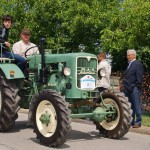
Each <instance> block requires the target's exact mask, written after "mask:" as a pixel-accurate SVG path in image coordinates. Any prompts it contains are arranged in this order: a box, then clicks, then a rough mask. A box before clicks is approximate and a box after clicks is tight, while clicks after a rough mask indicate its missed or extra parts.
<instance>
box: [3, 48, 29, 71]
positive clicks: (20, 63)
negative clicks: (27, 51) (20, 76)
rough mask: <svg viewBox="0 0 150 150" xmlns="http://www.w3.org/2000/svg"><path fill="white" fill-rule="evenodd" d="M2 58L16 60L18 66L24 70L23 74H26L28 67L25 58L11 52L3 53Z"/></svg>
mask: <svg viewBox="0 0 150 150" xmlns="http://www.w3.org/2000/svg"><path fill="white" fill-rule="evenodd" d="M2 57H4V58H10V59H13V58H14V59H15V61H16V64H17V66H18V67H19V68H20V69H21V70H22V72H23V73H24V74H25V70H26V67H27V61H26V59H25V58H24V57H22V56H20V55H17V54H12V53H11V52H7V51H4V52H3V53H2Z"/></svg>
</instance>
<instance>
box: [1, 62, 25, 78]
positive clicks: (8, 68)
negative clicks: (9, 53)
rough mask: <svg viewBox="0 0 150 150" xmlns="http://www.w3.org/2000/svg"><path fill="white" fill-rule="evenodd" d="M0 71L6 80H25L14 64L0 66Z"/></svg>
mask: <svg viewBox="0 0 150 150" xmlns="http://www.w3.org/2000/svg"><path fill="white" fill-rule="evenodd" d="M0 69H1V70H2V72H3V73H4V75H5V76H6V78H7V79H20V78H25V77H24V74H23V72H22V71H21V69H20V68H19V67H18V66H17V65H16V64H0ZM13 72H14V74H13Z"/></svg>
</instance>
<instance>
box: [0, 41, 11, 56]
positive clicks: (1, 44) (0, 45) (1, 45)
mask: <svg viewBox="0 0 150 150" xmlns="http://www.w3.org/2000/svg"><path fill="white" fill-rule="evenodd" d="M3 45H4V43H0V47H1V50H0V51H1V52H0V54H1V57H0V58H1V59H2V58H3V57H2V51H3V48H4V47H3ZM10 50H11V55H12V59H14V54H13V51H12V49H10Z"/></svg>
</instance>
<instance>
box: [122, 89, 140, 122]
mask: <svg viewBox="0 0 150 150" xmlns="http://www.w3.org/2000/svg"><path fill="white" fill-rule="evenodd" d="M124 93H125V96H126V97H128V99H129V102H130V103H131V109H132V110H133V113H132V117H133V120H132V125H134V124H141V122H142V111H141V104H140V94H141V90H140V89H139V88H137V87H134V89H133V91H128V90H125V92H124Z"/></svg>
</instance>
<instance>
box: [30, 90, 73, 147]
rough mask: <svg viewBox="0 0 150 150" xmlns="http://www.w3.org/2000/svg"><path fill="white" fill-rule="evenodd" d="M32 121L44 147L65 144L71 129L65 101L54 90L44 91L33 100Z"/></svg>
mask: <svg viewBox="0 0 150 150" xmlns="http://www.w3.org/2000/svg"><path fill="white" fill-rule="evenodd" d="M32 111H33V114H32V121H33V128H34V131H35V133H36V134H37V138H38V139H39V140H40V142H41V143H42V144H44V145H47V146H51V147H58V146H61V145H62V144H64V142H65V141H66V139H67V135H68V133H69V131H70V129H71V127H70V123H71V120H70V117H69V110H68V107H67V104H66V102H65V100H64V99H63V98H62V97H61V96H60V95H59V94H58V93H57V92H56V91H54V90H44V91H42V92H40V93H39V94H36V95H34V97H33V99H32Z"/></svg>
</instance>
